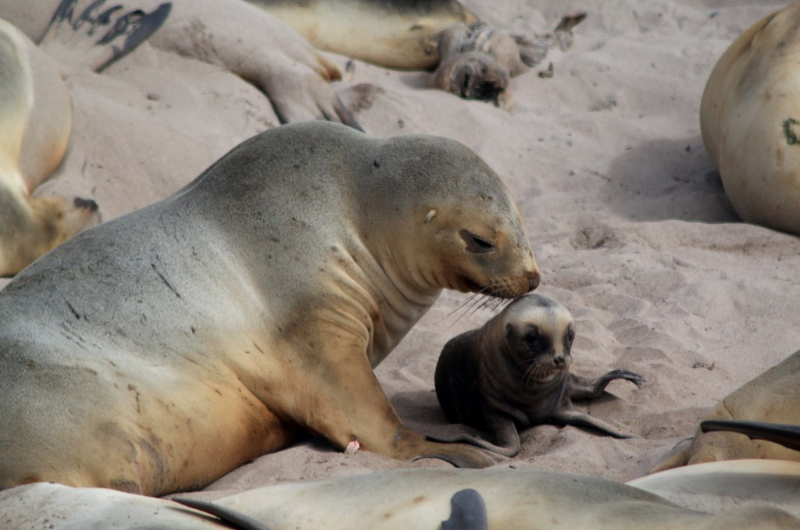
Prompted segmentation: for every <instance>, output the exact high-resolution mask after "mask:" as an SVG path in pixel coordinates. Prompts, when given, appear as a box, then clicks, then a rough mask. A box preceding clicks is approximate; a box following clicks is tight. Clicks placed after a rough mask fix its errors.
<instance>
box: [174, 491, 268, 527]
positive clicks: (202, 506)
mask: <svg viewBox="0 0 800 530" xmlns="http://www.w3.org/2000/svg"><path fill="white" fill-rule="evenodd" d="M171 500H172V501H174V502H177V503H178V504H183V505H184V506H188V507H189V508H193V509H195V510H198V511H201V512H205V513H208V514H211V515H213V516H214V517H216V518H218V519H219V520H221V521H223V522H225V523H228V524H229V525H231V526H233V527H234V528H240V529H241V530H269V528H267V527H266V526H264V525H263V524H261V523H259V522H258V521H256V520H255V519H253V518H252V517H248V516H246V515H244V514H243V513H239V512H237V511H236V510H231V509H230V508H225V507H224V506H220V505H218V504H214V503H211V502H205V501H198V500H195V499H171Z"/></svg>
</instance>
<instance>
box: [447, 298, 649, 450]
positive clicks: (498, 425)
mask: <svg viewBox="0 0 800 530" xmlns="http://www.w3.org/2000/svg"><path fill="white" fill-rule="evenodd" d="M574 337H575V326H574V322H573V319H572V315H571V314H570V312H569V311H568V310H567V309H566V308H565V307H564V306H562V305H561V304H560V303H558V302H556V301H555V300H553V299H551V298H548V297H546V296H542V295H536V294H534V295H528V296H525V297H522V298H520V299H518V300H515V301H514V302H512V303H511V304H509V306H508V307H506V308H505V309H504V310H503V311H501V312H500V313H499V314H498V315H496V316H495V317H494V318H492V319H491V320H490V321H489V322H487V323H486V324H484V326H483V327H481V328H479V329H475V330H472V331H467V332H466V333H462V334H461V335H459V336H457V337H455V338H453V339H451V340H450V341H449V342H448V343H447V344H445V346H444V348H443V349H442V353H441V356H440V357H439V362H438V364H437V365H436V376H435V381H436V397H437V398H438V399H439V404H440V405H441V407H442V409H443V410H444V413H445V415H446V416H447V419H448V421H450V422H451V423H463V424H464V425H469V426H470V427H474V428H476V429H479V430H482V431H484V432H489V433H490V434H491V435H492V442H493V445H495V446H497V447H493V446H492V444H486V443H485V442H483V441H482V440H478V439H475V438H473V437H471V436H468V435H461V436H458V437H456V438H453V439H452V441H464V442H469V443H474V444H475V445H478V446H480V447H484V448H486V449H490V450H494V451H495V452H498V453H500V454H503V455H505V456H516V455H517V453H519V449H520V442H519V433H518V429H525V428H528V427H533V426H536V425H541V424H543V423H556V424H560V425H580V426H586V427H591V428H594V429H597V430H599V431H600V432H603V433H606V434H609V435H611V436H615V437H618V438H627V435H625V434H622V433H620V432H619V431H618V430H617V429H616V428H614V427H613V426H612V425H610V424H608V423H606V422H604V421H602V420H599V419H597V418H594V417H592V416H589V415H588V414H584V413H582V412H579V411H577V410H575V408H574V407H573V405H572V399H576V400H578V399H593V398H597V397H600V396H601V395H602V394H603V392H604V390H605V388H606V386H608V384H609V383H610V382H611V381H613V380H615V379H625V380H628V381H631V382H632V383H634V384H635V385H636V386H639V387H640V386H641V385H642V382H643V381H644V380H643V379H642V377H641V376H639V375H637V374H634V373H632V372H628V371H626V370H614V371H612V372H609V373H607V374H605V375H603V376H601V377H598V378H597V379H586V378H583V377H579V376H576V375H575V374H571V373H569V366H570V364H571V362H572V355H571V350H572V340H573V338H574Z"/></svg>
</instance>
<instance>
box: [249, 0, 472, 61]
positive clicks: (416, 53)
mask: <svg viewBox="0 0 800 530" xmlns="http://www.w3.org/2000/svg"><path fill="white" fill-rule="evenodd" d="M247 2H249V3H250V4H253V5H254V6H257V7H259V8H260V9H263V10H264V11H266V12H268V13H270V14H272V15H274V16H275V17H277V18H279V19H281V20H283V21H284V22H286V23H287V24H289V25H290V26H291V27H292V28H294V29H295V30H296V31H297V32H298V33H300V34H301V35H302V36H304V37H305V38H306V39H308V40H309V42H311V44H313V45H314V46H316V47H317V48H320V49H323V50H328V51H332V52H336V53H341V54H343V55H347V56H348V57H353V58H356V59H361V60H363V61H367V62H370V63H374V64H379V65H381V66H387V67H389V68H404V69H414V70H418V69H421V70H427V69H431V68H434V67H435V66H436V65H438V64H439V48H438V36H439V34H440V33H441V32H442V31H444V30H445V29H447V28H449V27H450V26H452V25H454V24H458V23H463V24H474V23H476V22H478V17H477V16H475V15H474V14H473V13H472V12H471V11H470V10H468V9H467V8H465V7H464V6H463V5H461V4H460V3H459V2H458V1H456V0H423V1H418V0H335V1H330V0H305V1H303V2H296V1H294V0H247Z"/></svg>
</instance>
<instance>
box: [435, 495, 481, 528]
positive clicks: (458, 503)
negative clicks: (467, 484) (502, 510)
mask: <svg viewBox="0 0 800 530" xmlns="http://www.w3.org/2000/svg"><path fill="white" fill-rule="evenodd" d="M488 528H489V518H488V514H487V512H486V503H485V502H484V500H483V497H482V496H481V494H480V493H478V492H477V491H475V490H474V489H472V488H468V489H463V490H460V491H457V492H456V493H455V494H454V495H453V497H452V498H451V499H450V518H449V519H448V520H446V521H442V530H488Z"/></svg>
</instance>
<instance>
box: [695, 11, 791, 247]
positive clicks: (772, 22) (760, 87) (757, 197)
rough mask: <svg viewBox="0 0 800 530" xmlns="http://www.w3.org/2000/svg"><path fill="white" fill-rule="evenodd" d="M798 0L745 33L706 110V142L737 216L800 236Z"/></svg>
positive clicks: (712, 83) (712, 86)
mask: <svg viewBox="0 0 800 530" xmlns="http://www.w3.org/2000/svg"><path fill="white" fill-rule="evenodd" d="M798 61H800V0H795V1H794V2H792V3H791V4H789V5H788V6H787V7H785V8H784V9H782V10H781V11H778V12H777V13H773V14H772V15H769V16H768V17H765V18H763V19H762V20H760V21H758V22H757V23H756V24H754V25H753V26H752V27H751V28H750V29H748V30H747V31H745V32H744V33H743V34H742V35H741V36H740V37H739V38H738V39H736V40H735V41H734V42H733V44H731V46H730V47H729V48H728V50H727V51H726V52H725V53H724V54H723V56H722V58H721V59H720V60H719V62H718V63H717V65H716V67H715V68H714V71H713V72H712V73H711V76H710V77H709V79H708V83H707V84H706V88H705V91H704V92H703V100H702V104H701V107H700V126H701V129H702V133H703V143H704V144H705V146H706V150H707V151H708V154H709V156H710V157H711V161H712V162H713V163H714V165H715V166H716V167H717V169H718V170H719V173H720V177H721V178H722V183H723V185H724V187H725V193H726V194H727V196H728V198H729V199H730V201H731V204H732V205H733V208H734V209H735V210H736V213H738V214H739V216H740V217H741V218H742V219H743V220H744V221H746V222H748V223H755V224H760V225H764V226H767V227H770V228H774V229H777V230H781V231H784V232H789V233H792V234H795V235H800V140H798V135H800V94H799V93H800V74H798V69H797V63H798Z"/></svg>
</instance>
